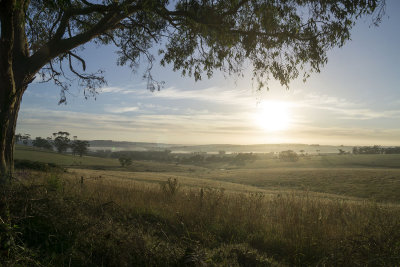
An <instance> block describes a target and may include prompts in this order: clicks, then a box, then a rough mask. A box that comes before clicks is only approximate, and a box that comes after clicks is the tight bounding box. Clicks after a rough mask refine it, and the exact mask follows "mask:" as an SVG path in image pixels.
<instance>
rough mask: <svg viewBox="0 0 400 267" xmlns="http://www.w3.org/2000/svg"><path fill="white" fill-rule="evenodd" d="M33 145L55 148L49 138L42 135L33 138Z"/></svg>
mask: <svg viewBox="0 0 400 267" xmlns="http://www.w3.org/2000/svg"><path fill="white" fill-rule="evenodd" d="M32 145H33V146H35V147H39V148H44V149H53V146H52V145H51V143H50V142H49V140H47V139H44V138H42V137H36V139H35V140H33V142H32Z"/></svg>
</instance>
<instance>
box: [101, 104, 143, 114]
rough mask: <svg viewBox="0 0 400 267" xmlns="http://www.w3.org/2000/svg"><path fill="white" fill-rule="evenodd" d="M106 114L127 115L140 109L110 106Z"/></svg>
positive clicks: (106, 109)
mask: <svg viewBox="0 0 400 267" xmlns="http://www.w3.org/2000/svg"><path fill="white" fill-rule="evenodd" d="M104 110H105V111H106V112H109V113H117V114H118V113H127V112H133V111H138V110H139V107H118V108H117V107H111V106H108V107H106V108H105V109H104Z"/></svg>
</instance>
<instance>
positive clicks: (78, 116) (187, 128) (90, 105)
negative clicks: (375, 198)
mask: <svg viewBox="0 0 400 267" xmlns="http://www.w3.org/2000/svg"><path fill="white" fill-rule="evenodd" d="M399 26H400V1H396V0H388V1H387V7H386V14H385V16H384V18H383V21H382V23H381V24H380V26H379V27H374V26H371V18H363V19H361V20H359V21H358V23H357V24H356V26H355V27H354V28H353V30H352V32H351V33H352V35H351V41H349V42H347V43H346V44H345V46H344V47H342V48H334V49H332V50H331V51H329V52H328V63H327V65H326V66H325V67H323V68H322V70H321V73H314V74H312V75H311V77H310V78H309V79H308V80H307V82H306V83H303V82H302V81H301V79H299V80H295V81H293V82H292V83H291V84H290V87H289V89H288V90H287V89H286V87H282V86H280V85H279V83H278V82H277V81H274V80H271V81H270V82H269V90H262V91H261V92H258V91H257V90H256V85H255V84H254V83H253V82H252V80H251V75H249V73H250V72H251V69H249V70H248V71H247V73H245V75H244V77H240V78H238V77H229V76H228V77H226V76H225V75H223V73H218V72H217V73H216V74H215V75H214V77H213V78H211V79H206V78H205V79H203V80H201V81H198V82H195V81H194V79H193V78H190V77H182V76H181V75H180V73H178V72H177V73H175V72H173V71H172V67H171V66H166V67H161V66H157V65H156V66H154V68H153V72H152V75H153V76H154V77H155V78H156V79H157V80H160V81H164V82H165V85H164V88H162V89H161V91H159V92H157V91H156V92H150V91H149V90H147V89H146V85H147V83H146V81H145V80H143V78H142V75H143V70H142V69H138V70H137V71H136V72H133V71H132V70H131V69H130V68H129V67H119V66H117V65H116V59H117V56H116V54H115V49H114V48H113V47H110V46H108V47H100V48H97V47H94V46H89V47H88V48H86V49H85V50H84V51H83V52H82V53H81V55H83V56H84V58H85V59H86V61H87V64H88V68H89V70H94V71H95V70H97V69H103V70H105V77H106V79H107V81H108V84H107V86H105V87H103V88H102V89H101V90H100V93H99V94H98V95H97V97H96V99H94V98H89V99H88V100H85V98H84V96H83V90H82V89H79V88H78V87H74V88H71V91H70V93H69V94H67V101H68V103H67V105H58V100H59V97H60V90H59V88H57V87H56V86H55V85H54V84H52V83H45V84H44V83H39V82H36V81H34V82H33V83H32V84H31V85H30V86H29V88H28V90H27V91H26V92H25V94H24V97H23V100H22V105H21V109H20V113H19V118H18V124H17V130H16V132H17V133H22V134H24V133H29V134H31V136H32V137H36V136H41V137H48V136H51V134H52V133H53V132H58V131H67V132H70V133H71V135H76V136H78V138H79V139H83V140H99V139H101V140H115V141H132V142H157V143H171V144H268V143H302V144H329V145H375V144H378V145H389V146H390V145H400V123H399V121H400V120H399V119H400V66H399V62H400V52H399V48H398V46H399V43H400V27H399Z"/></svg>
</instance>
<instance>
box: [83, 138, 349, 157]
mask: <svg viewBox="0 0 400 267" xmlns="http://www.w3.org/2000/svg"><path fill="white" fill-rule="evenodd" d="M89 142H90V149H91V150H93V151H96V150H111V151H124V150H125V151H126V150H131V151H163V150H166V149H168V150H171V151H172V152H175V153H192V152H206V153H218V152H219V151H225V152H226V153H248V152H253V153H270V152H280V151H283V150H293V151H295V152H298V153H308V154H319V153H320V154H325V153H338V151H339V149H342V150H344V151H351V150H352V148H353V147H352V146H329V145H318V144H312V145H307V144H257V145H232V144H210V145H179V144H164V143H146V142H125V141H112V140H93V141H89Z"/></svg>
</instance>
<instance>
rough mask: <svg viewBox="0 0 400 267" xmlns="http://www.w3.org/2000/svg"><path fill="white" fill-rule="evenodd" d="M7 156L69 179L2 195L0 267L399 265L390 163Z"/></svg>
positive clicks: (398, 214) (396, 198) (48, 176)
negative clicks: (129, 161)
mask: <svg viewBox="0 0 400 267" xmlns="http://www.w3.org/2000/svg"><path fill="white" fill-rule="evenodd" d="M30 157H31V158H30ZM16 158H20V159H22V158H25V159H31V160H32V159H34V160H41V161H44V162H54V163H58V164H61V165H63V166H65V167H67V168H68V171H67V172H59V171H58V172H57V171H54V172H47V173H43V172H35V171H26V170H19V171H17V173H16V177H17V178H18V182H15V183H14V184H13V186H12V187H11V188H9V189H7V190H6V191H5V193H4V194H3V195H4V196H6V197H5V201H4V202H5V203H7V204H6V207H7V209H3V210H4V211H7V212H8V213H1V212H0V213H1V214H0V218H3V219H2V221H0V227H1V228H0V229H5V230H4V231H3V230H2V231H0V234H1V235H2V236H0V237H1V239H0V240H5V241H7V242H8V243H7V244H11V245H9V246H8V247H1V248H0V252H1V251H3V252H4V251H5V252H7V253H6V254H4V253H3V254H1V253H0V260H1V259H3V261H4V262H6V263H7V264H6V265H29V266H43V265H44V266H397V265H398V263H399V262H400V231H399V229H400V195H399V194H398V192H400V169H399V168H398V161H397V160H398V159H400V156H399V155H376V156H371V155H362V156H358V155H357V156H351V155H346V156H338V155H332V156H326V155H324V156H315V157H312V158H310V159H304V158H302V159H301V160H300V161H298V162H294V163H288V162H281V161H279V160H276V159H267V160H256V161H254V162H250V163H248V164H246V165H245V166H240V167H238V166H232V165H223V164H220V165H216V164H211V165H203V166H192V165H177V164H167V163H158V162H151V161H137V162H134V163H133V165H132V166H131V167H129V168H122V167H119V166H118V164H117V163H118V162H117V161H116V160H112V159H101V158H99V159H97V158H93V157H83V158H82V164H79V165H74V164H71V162H72V163H73V162H74V160H76V159H77V158H78V157H73V156H70V155H59V154H56V153H51V152H43V151H34V150H30V149H20V148H18V150H17V155H16ZM50 160H51V161H50ZM96 160H98V161H97V162H96ZM102 161H104V162H106V163H105V164H108V165H104V166H102V165H101V162H102ZM307 162H309V164H306V163H307ZM369 163H371V164H369ZM374 164H375V165H374ZM105 166H106V167H105ZM101 168H104V169H101ZM82 178H83V179H82ZM175 179H176V180H175ZM175 181H176V182H175ZM12 244H14V245H12ZM5 255H8V256H5ZM1 257H3V258H1Z"/></svg>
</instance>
